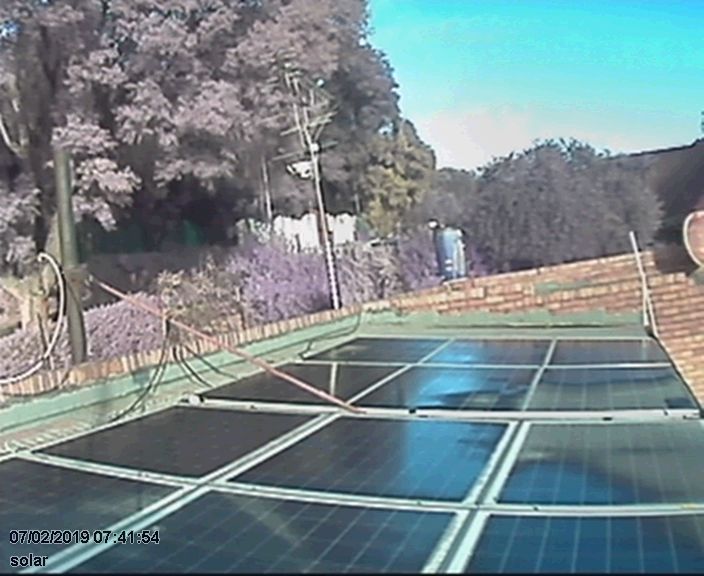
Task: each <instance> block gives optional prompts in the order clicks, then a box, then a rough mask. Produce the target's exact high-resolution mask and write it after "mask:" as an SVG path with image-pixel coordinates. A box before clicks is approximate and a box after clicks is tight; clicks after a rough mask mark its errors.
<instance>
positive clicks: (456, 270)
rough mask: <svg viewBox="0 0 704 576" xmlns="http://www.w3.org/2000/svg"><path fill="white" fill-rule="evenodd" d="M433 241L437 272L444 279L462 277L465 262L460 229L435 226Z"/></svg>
mask: <svg viewBox="0 0 704 576" xmlns="http://www.w3.org/2000/svg"><path fill="white" fill-rule="evenodd" d="M434 241H435V255H436V257H437V262H438V274H439V275H440V276H442V278H443V279H444V280H455V279H457V278H464V277H465V276H466V275H467V264H466V260H465V254H464V242H463V240H462V231H461V230H457V229H456V228H436V229H435V230H434Z"/></svg>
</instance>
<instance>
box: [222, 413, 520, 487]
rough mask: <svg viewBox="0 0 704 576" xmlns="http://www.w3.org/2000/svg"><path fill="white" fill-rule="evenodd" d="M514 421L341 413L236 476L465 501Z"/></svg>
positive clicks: (247, 479) (290, 484) (272, 482)
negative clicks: (366, 417) (347, 415)
mask: <svg viewBox="0 0 704 576" xmlns="http://www.w3.org/2000/svg"><path fill="white" fill-rule="evenodd" d="M505 429H506V426H505V425H504V424H472V423H465V422H439V421H422V420H396V421H394V420H378V419H369V420H363V419H351V418H345V419H341V420H336V421H335V422H333V423H332V424H330V425H329V426H326V427H325V428H323V429H322V430H320V431H318V432H316V433H315V434H313V435H312V436H310V437H308V438H306V439H305V440H303V441H301V442H299V443H298V444H296V445H294V446H292V447H291V448H289V449H287V450H285V451H284V452H281V453H280V454H278V455H276V456H274V457H272V458H270V459H269V460H267V461H265V462H263V463H262V464H260V465H258V466H256V467H255V468H253V469H252V470H250V471H248V472H245V473H244V474H242V475H241V476H239V477H237V478H236V479H235V480H236V481H240V482H252V483H256V484H266V485H272V486H284V487H288V488H306V489H311V490H323V491H330V492H344V493H351V494H366V495H371V496H393V497H400V498H429V499H437V500H461V499H462V498H463V497H464V496H465V495H466V494H467V493H468V492H469V490H470V488H471V487H472V485H473V484H474V482H475V480H476V479H477V477H478V476H479V474H480V472H481V471H482V470H483V469H484V467H485V465H486V463H487V461H488V460H489V457H490V456H491V454H492V452H493V451H494V450H495V448H496V445H497V443H498V441H499V439H500V438H501V435H502V434H503V432H504V430H505Z"/></svg>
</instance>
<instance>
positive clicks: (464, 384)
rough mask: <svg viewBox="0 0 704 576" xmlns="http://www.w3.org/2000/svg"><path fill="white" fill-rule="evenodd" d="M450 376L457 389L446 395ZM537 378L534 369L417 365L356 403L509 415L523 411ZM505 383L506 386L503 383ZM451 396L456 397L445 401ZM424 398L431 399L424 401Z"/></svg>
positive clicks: (365, 405)
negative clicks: (494, 411) (446, 381)
mask: <svg viewBox="0 0 704 576" xmlns="http://www.w3.org/2000/svg"><path fill="white" fill-rule="evenodd" d="M447 377H449V378H450V379H451V380H452V384H454V385H453V386H449V388H454V389H455V391H454V392H453V391H452V390H448V389H446V390H445V393H444V395H443V394H441V392H442V388H443V386H444V385H445V382H444V381H440V380H441V379H445V378H447ZM534 377H535V369H533V370H515V369H511V368H474V367H469V366H466V367H460V366H454V367H452V368H443V369H439V368H436V367H434V366H426V365H418V366H413V367H411V368H410V369H409V370H407V371H405V372H403V373H402V374H399V375H397V376H395V377H394V378H392V379H390V380H389V381H387V382H386V383H385V384H384V385H383V386H381V387H379V388H377V389H375V390H373V391H370V392H368V393H366V394H364V395H363V396H361V397H360V398H359V399H358V401H357V404H358V405H360V406H364V407H376V408H406V409H412V410H418V411H420V410H441V409H447V410H502V411H504V410H505V411H509V412H510V411H513V410H520V409H521V408H522V406H523V403H524V399H525V396H526V395H527V394H528V391H529V389H530V386H531V384H532V382H533V379H534ZM480 379H481V381H480ZM473 381H474V382H476V385H475V386H472V385H471V384H472V382H473ZM504 382H505V384H502V383H504ZM445 388H448V386H445ZM462 388H464V390H462ZM450 394H451V395H453V396H454V398H453V397H449V398H446V397H447V396H448V395H450ZM394 395H397V396H398V397H399V401H397V402H394V401H392V400H389V397H391V396H394ZM404 397H405V399H404ZM425 397H427V398H428V400H425V401H424V400H423V398H425ZM492 397H493V398H492ZM434 398H437V400H435V399H434ZM511 398H516V400H515V402H511Z"/></svg>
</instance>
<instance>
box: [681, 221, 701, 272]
mask: <svg viewBox="0 0 704 576" xmlns="http://www.w3.org/2000/svg"><path fill="white" fill-rule="evenodd" d="M684 245H685V246H686V247H687V252H689V255H690V257H691V258H692V260H694V262H696V264H697V266H700V267H704V210H696V211H695V212H692V213H691V214H690V215H689V216H688V217H687V219H686V220H685V222H684Z"/></svg>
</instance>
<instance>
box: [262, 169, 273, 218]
mask: <svg viewBox="0 0 704 576" xmlns="http://www.w3.org/2000/svg"><path fill="white" fill-rule="evenodd" d="M262 186H263V188H264V213H265V214H266V222H267V224H268V225H269V227H271V224H272V221H273V209H272V206H271V188H270V187H269V169H268V168H267V165H266V158H265V157H264V156H262Z"/></svg>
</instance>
